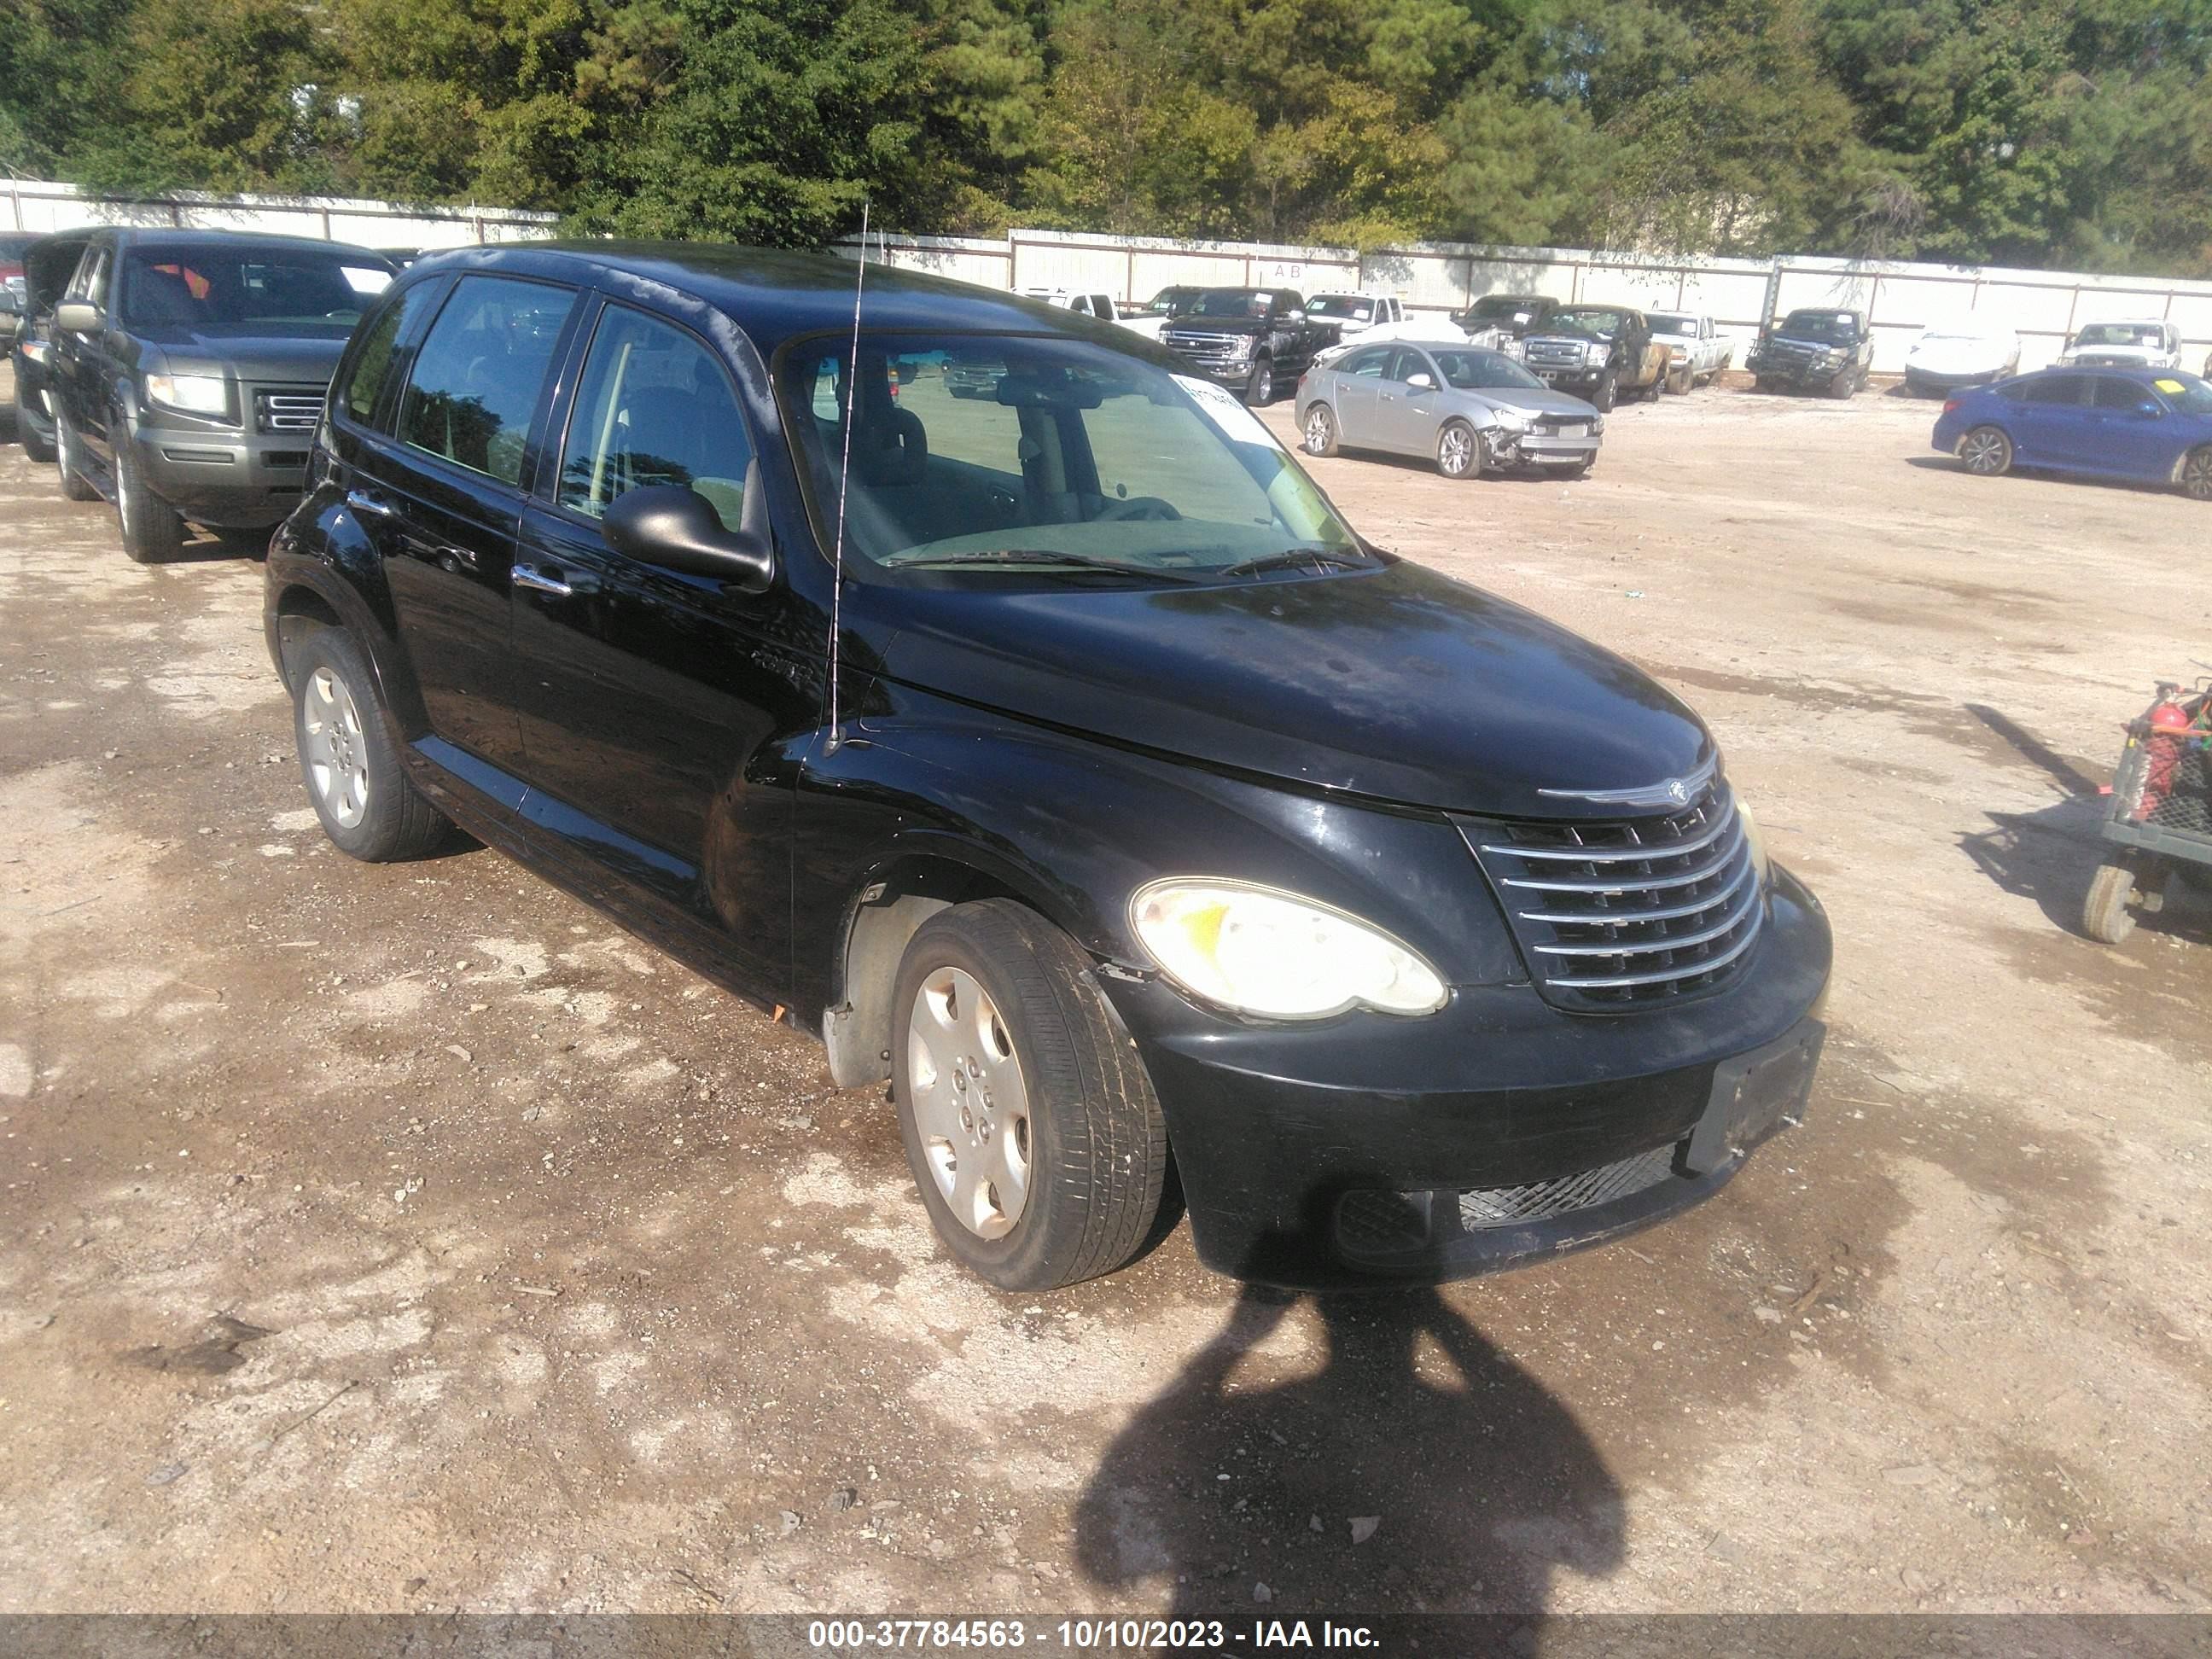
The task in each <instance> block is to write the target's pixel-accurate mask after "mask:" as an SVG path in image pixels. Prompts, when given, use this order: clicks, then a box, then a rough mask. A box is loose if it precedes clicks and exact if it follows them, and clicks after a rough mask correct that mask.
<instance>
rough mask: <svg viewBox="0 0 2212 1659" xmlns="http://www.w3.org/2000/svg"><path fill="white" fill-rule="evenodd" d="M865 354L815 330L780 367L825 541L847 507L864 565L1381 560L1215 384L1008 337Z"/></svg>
mask: <svg viewBox="0 0 2212 1659" xmlns="http://www.w3.org/2000/svg"><path fill="white" fill-rule="evenodd" d="M851 349H852V347H851V342H850V340H849V338H847V339H840V338H837V337H824V338H823V339H821V340H818V341H813V342H800V343H796V344H794V345H793V346H791V347H788V348H787V349H786V350H785V352H784V354H783V356H782V357H781V361H780V362H779V363H778V366H777V368H776V391H777V394H778V397H779V399H780V401H781V404H782V405H783V408H784V410H785V419H786V422H787V426H788V428H789V429H790V431H791V432H792V434H793V438H794V447H795V448H796V450H797V452H798V456H797V459H799V462H800V471H801V474H802V476H803V477H804V478H805V482H806V486H807V491H808V495H809V496H810V499H811V502H812V505H813V507H814V513H815V521H816V523H817V526H821V531H822V535H823V544H824V546H825V548H826V547H827V546H828V545H829V542H830V541H831V540H832V539H833V538H834V537H835V535H836V525H837V512H838V502H839V501H840V499H841V495H842V499H843V500H844V501H845V502H846V504H847V507H846V510H847V513H848V521H847V528H846V532H845V540H844V553H845V557H846V559H847V561H848V563H853V564H857V565H861V566H864V567H872V568H874V569H876V570H878V571H879V572H884V573H901V572H911V573H921V572H931V573H952V572H957V573H959V574H961V575H962V576H963V578H971V579H974V580H991V581H1003V580H1009V579H1014V580H1018V579H1021V578H1029V579H1032V580H1053V581H1065V580H1103V579H1109V578H1119V579H1121V580H1146V581H1152V582H1173V581H1192V580H1200V579H1202V578H1204V577H1205V576H1206V575H1207V574H1212V573H1221V572H1225V571H1228V570H1230V569H1231V568H1232V567H1238V566H1243V565H1245V564H1248V563H1249V562H1253V561H1255V560H1265V561H1270V562H1272V561H1274V560H1277V559H1279V558H1283V557H1285V556H1314V557H1315V559H1316V564H1322V563H1326V564H1329V565H1335V564H1348V565H1355V566H1364V565H1366V564H1369V563H1370V562H1372V561H1371V558H1370V556H1369V555H1368V554H1366V553H1364V552H1363V551H1362V550H1360V547H1359V544H1358V540H1357V538H1355V537H1354V536H1353V535H1352V532H1351V531H1350V529H1348V528H1347V527H1346V526H1345V525H1344V523H1343V521H1342V520H1340V519H1338V518H1337V516H1336V515H1335V513H1334V512H1333V511H1331V510H1330V508H1329V507H1328V502H1327V501H1326V500H1324V499H1323V498H1322V495H1321V493H1320V491H1319V490H1318V489H1316V488H1315V487H1314V485H1313V483H1312V481H1311V480H1310V479H1309V478H1308V477H1306V475H1305V474H1304V472H1303V471H1300V470H1299V469H1298V466H1297V463H1296V462H1294V461H1293V460H1292V459H1291V457H1290V456H1289V454H1288V453H1285V451H1284V449H1283V448H1282V447H1281V446H1280V445H1279V444H1278V443H1277V442H1276V441H1274V439H1273V437H1272V436H1271V435H1269V433H1268V432H1267V428H1265V427H1264V426H1262V425H1261V423H1260V422H1259V421H1258V420H1257V419H1256V418H1255V416H1253V415H1252V414H1251V412H1250V411H1249V410H1247V409H1245V408H1244V407H1243V404H1241V403H1239V402H1238V401H1237V398H1236V397H1235V395H1234V394H1233V393H1231V392H1225V391H1222V390H1221V389H1220V388H1218V387H1216V386H1212V385H1210V384H1208V383H1206V382H1205V381H1203V380H1196V379H1193V378H1190V377H1187V376H1182V375H1178V374H1173V373H1171V372H1170V370H1168V369H1164V368H1157V367H1155V366H1154V365H1152V364H1151V363H1148V362H1144V361H1142V360H1141V359H1139V358H1135V357H1132V356H1127V355H1125V354H1123V353H1121V352H1118V351H1115V350H1112V349H1108V348H1105V347H1102V346H1097V345H1093V344H1090V343H1085V342H1079V341H1073V340H1057V339H1046V338H1036V337H1027V336H1012V335H1004V336H864V337H862V340H861V349H860V374H859V375H858V377H857V381H856V382H855V380H854V376H852V375H851V374H850V373H849V366H850V362H851V356H850V354H851ZM855 383H856V384H857V386H858V388H859V395H858V397H857V398H852V397H850V396H848V392H847V387H848V385H852V384H855ZM894 387H896V395H894V393H893V388H894ZM825 404H826V410H825ZM854 404H857V405H858V406H857V408H854V407H853V405H854ZM848 410H850V428H851V429H850V432H849V439H850V442H849V446H848V431H847V423H848ZM848 453H849V457H850V465H849V469H848V466H847V457H848ZM841 485H842V489H841ZM937 579H938V580H943V577H942V576H941V575H940V576H939V577H937Z"/></svg>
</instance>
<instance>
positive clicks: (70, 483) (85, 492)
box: [54, 410, 100, 501]
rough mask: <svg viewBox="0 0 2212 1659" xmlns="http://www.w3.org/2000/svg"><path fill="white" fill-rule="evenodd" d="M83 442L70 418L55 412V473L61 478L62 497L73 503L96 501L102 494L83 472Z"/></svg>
mask: <svg viewBox="0 0 2212 1659" xmlns="http://www.w3.org/2000/svg"><path fill="white" fill-rule="evenodd" d="M80 442H81V440H80V439H79V438H78V437H77V435H76V430H75V429H74V428H72V427H71V426H70V423H69V416H66V415H64V414H63V413H62V412H61V411H60V410H55V412H54V471H56V472H57V473H58V474H59V475H60V477H61V484H62V495H63V496H64V498H65V499H67V500H69V501H98V500H99V499H100V492H99V491H98V490H97V489H94V488H93V487H92V484H91V483H90V482H89V481H88V479H87V478H86V477H85V476H84V473H83V471H82V470H81V469H82V465H83V463H82V460H81V459H80V456H81V455H82V451H81V449H80V448H79V447H78V446H79V444H80Z"/></svg>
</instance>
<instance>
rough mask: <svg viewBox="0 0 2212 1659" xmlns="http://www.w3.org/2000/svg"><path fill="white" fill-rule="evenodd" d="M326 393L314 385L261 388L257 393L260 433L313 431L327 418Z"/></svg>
mask: <svg viewBox="0 0 2212 1659" xmlns="http://www.w3.org/2000/svg"><path fill="white" fill-rule="evenodd" d="M323 397H324V393H323V392H321V391H320V390H319V389H318V388H317V387H314V386H259V387H257V388H256V389H255V391H254V393H253V429H254V430H255V431H257V432H313V430H314V429H315V425H316V422H319V421H320V420H321V419H322V418H323Z"/></svg>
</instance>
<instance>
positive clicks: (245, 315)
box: [47, 229, 393, 561]
mask: <svg viewBox="0 0 2212 1659" xmlns="http://www.w3.org/2000/svg"><path fill="white" fill-rule="evenodd" d="M392 275H393V271H392V263H391V261H389V260H388V259H386V258H384V257H383V256H382V255H381V254H377V253H372V252H369V251H368V249H367V248H357V247H348V246H344V245H343V244H339V243H334V242H318V241H311V240H307V239H305V238H302V237H293V236H252V235H242V234H228V233H225V232H222V231H205V230H136V229H101V230H97V231H94V232H93V233H91V234H89V235H88V237H87V238H86V240H85V246H84V250H83V253H82V257H81V258H79V259H78V261H77V264H76V271H75V273H74V274H73V275H72V276H70V282H69V286H68V288H67V289H65V290H64V293H63V295H62V297H61V302H60V304H59V305H58V307H56V308H55V311H54V318H53V325H52V337H53V344H52V353H51V356H50V358H49V362H48V366H47V374H48V380H49V401H50V402H51V403H52V405H53V408H54V412H55V436H54V442H55V448H56V451H57V454H56V463H57V465H58V467H59V468H60V471H61V483H62V491H63V493H64V495H68V496H69V497H70V498H71V499H72V500H75V501H90V500H92V499H93V498H94V495H107V496H109V497H111V498H112V500H113V501H114V502H115V506H116V513H117V516H118V518H119V519H120V520H121V521H122V528H123V544H124V549H125V551H126V552H128V553H129V554H130V556H131V557H132V558H134V559H137V560H141V561H144V560H148V559H158V558H161V557H164V556H167V555H169V554H171V553H173V552H175V551H176V550H177V549H178V547H179V545H180V544H182V542H183V540H184V526H185V520H191V521H193V522H195V523H197V524H204V525H207V526H211V527H215V528H221V529H235V530H256V529H263V528H266V527H267V526H270V525H273V524H276V522H277V521H278V520H282V519H283V516H284V515H285V514H286V513H289V512H290V511H291V509H292V508H293V507H295V506H297V505H298V503H299V500H300V493H301V488H302V487H303V485H304V484H305V483H306V481H307V452H308V450H309V449H310V447H312V446H313V440H314V433H315V428H316V426H317V424H318V423H319V422H320V421H321V419H322V416H323V398H324V395H325V392H327V391H328V389H329V386H330V378H331V369H332V368H334V367H335V366H336V365H337V360H338V354H339V353H340V352H341V351H343V349H344V348H345V343H346V340H347V339H348V337H349V336H350V335H351V334H352V332H353V325H354V324H355V323H356V322H357V321H359V320H360V318H361V313H362V310H363V309H364V308H365V307H367V306H368V303H369V301H371V300H372V299H373V298H374V296H375V295H378V294H379V293H380V292H382V291H383V289H384V287H385V286H386V284H387V283H390V282H391V280H392Z"/></svg>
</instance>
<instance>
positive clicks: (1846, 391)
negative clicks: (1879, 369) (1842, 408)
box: [1828, 367, 1859, 398]
mask: <svg viewBox="0 0 2212 1659" xmlns="http://www.w3.org/2000/svg"><path fill="white" fill-rule="evenodd" d="M1858 389H1859V372H1858V369H1857V368H1856V367H1853V368H1845V369H1842V370H1840V371H1838V374H1837V375H1836V378H1835V379H1833V380H1830V381H1829V382H1828V395H1829V396H1830V397H1831V398H1850V396H1851V395H1852V394H1853V393H1855V392H1857V391H1858Z"/></svg>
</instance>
